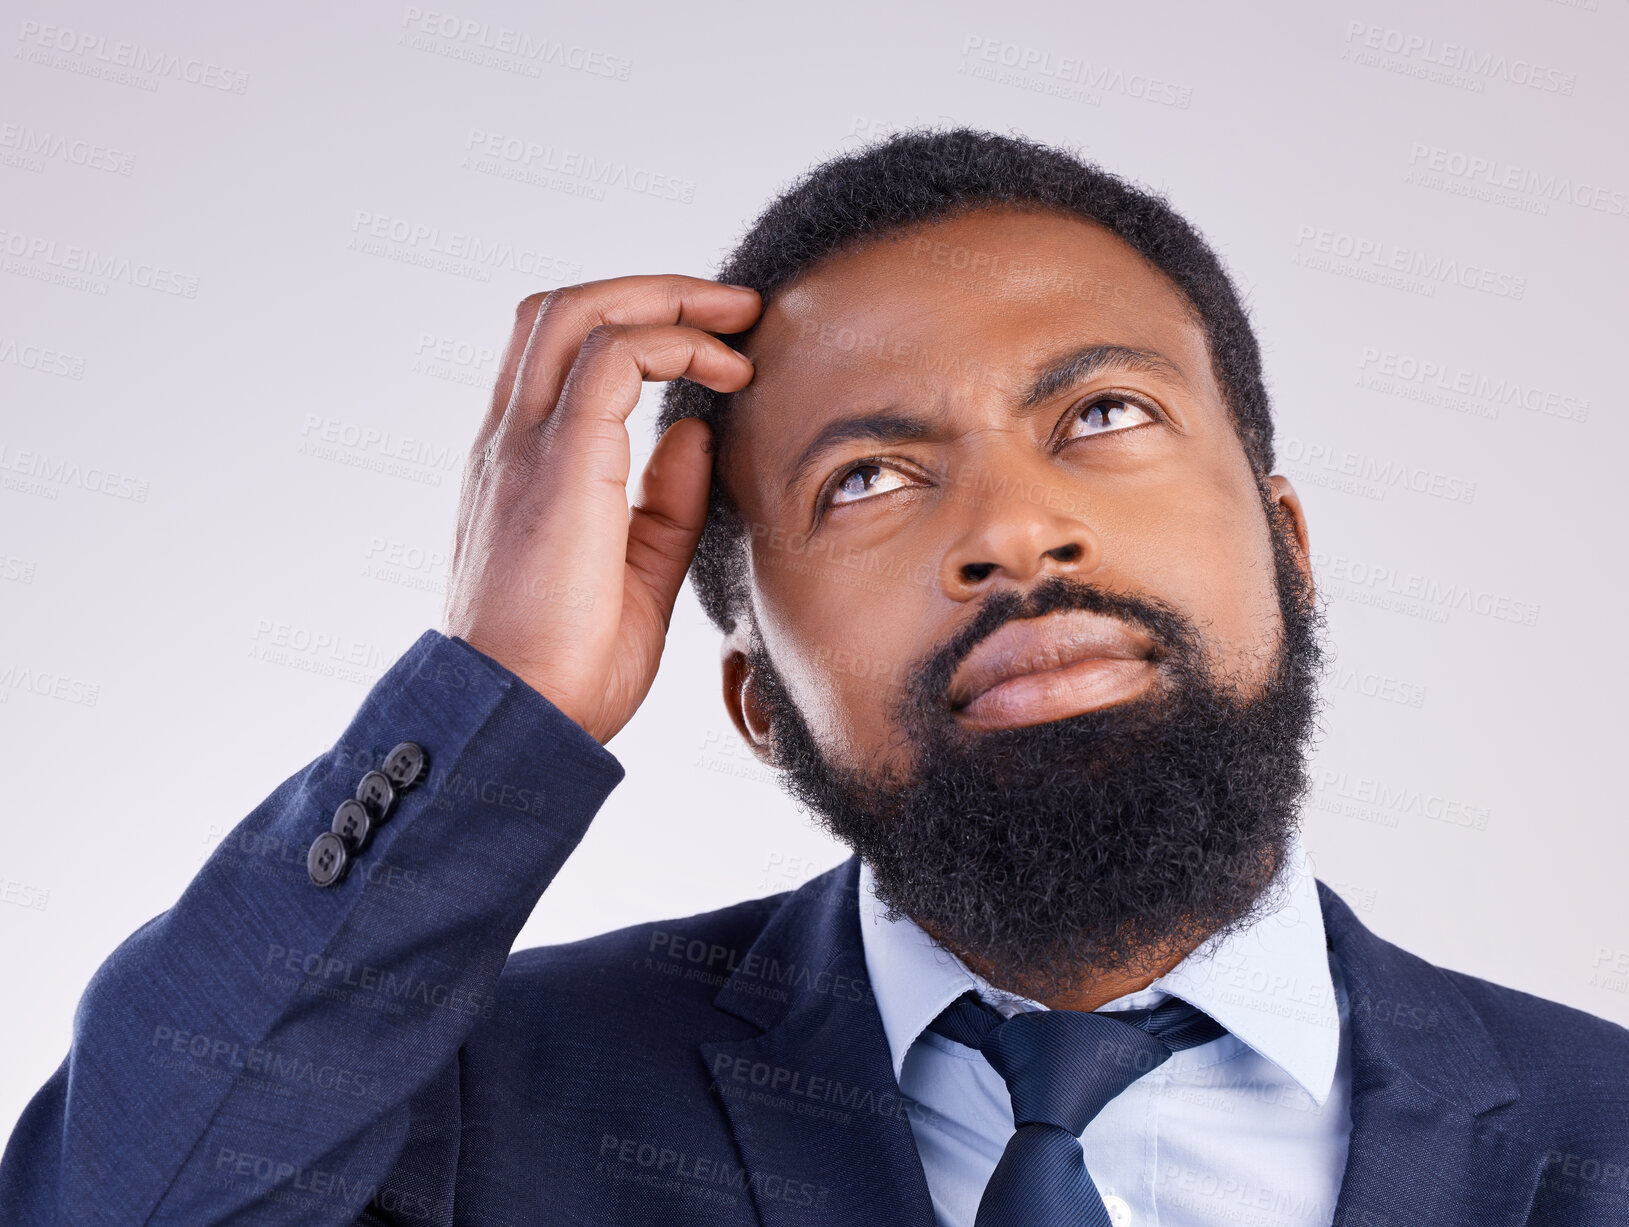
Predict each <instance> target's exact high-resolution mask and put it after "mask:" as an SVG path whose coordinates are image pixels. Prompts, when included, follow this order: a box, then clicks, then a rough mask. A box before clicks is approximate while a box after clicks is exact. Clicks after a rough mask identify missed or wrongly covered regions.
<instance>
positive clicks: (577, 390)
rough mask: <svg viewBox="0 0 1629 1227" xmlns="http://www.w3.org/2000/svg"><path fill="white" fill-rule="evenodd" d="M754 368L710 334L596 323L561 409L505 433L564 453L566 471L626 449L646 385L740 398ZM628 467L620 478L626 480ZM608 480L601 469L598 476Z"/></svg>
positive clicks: (668, 327) (569, 378)
mask: <svg viewBox="0 0 1629 1227" xmlns="http://www.w3.org/2000/svg"><path fill="white" fill-rule="evenodd" d="M752 373H753V372H752V363H751V362H750V361H749V360H748V359H747V358H746V356H745V355H743V354H739V353H737V352H736V351H735V350H733V349H731V348H730V347H729V346H728V345H726V344H724V342H723V341H720V340H719V339H718V338H717V337H715V336H713V335H712V334H711V333H706V332H702V331H701V330H700V329H698V328H689V327H686V326H685V325H683V324H597V325H595V326H594V327H593V328H592V329H590V330H589V333H588V336H587V337H586V338H584V340H583V343H582V345H581V346H580V347H579V348H578V351H577V361H576V362H574V363H573V364H572V367H571V371H570V374H569V375H568V376H567V378H566V381H565V387H564V388H563V389H562V390H561V392H560V397H559V407H558V408H557V409H556V410H555V411H554V412H553V413H551V414H550V415H549V416H548V417H546V418H544V419H542V421H540V422H538V423H536V424H534V425H532V426H530V427H529V428H528V427H527V426H525V425H521V426H520V427H518V428H514V429H511V428H510V425H509V423H508V421H507V420H506V423H505V432H504V433H505V435H506V436H509V437H511V438H514V439H516V440H517V441H519V442H521V443H523V444H526V443H529V444H530V445H531V446H532V447H534V448H537V447H546V448H548V449H551V450H552V449H554V448H558V449H559V450H558V452H557V455H558V457H559V460H560V462H561V464H562V465H563V466H564V468H565V469H566V470H570V469H572V468H575V467H577V466H578V465H580V464H582V463H593V462H592V460H591V457H593V456H595V455H602V454H603V453H602V452H601V450H600V449H601V448H602V447H603V446H605V445H613V446H617V447H620V449H621V450H622V451H623V453H624V455H625V454H626V449H627V444H628V431H627V425H626V423H627V418H628V415H629V414H630V413H632V412H633V409H634V406H635V405H637V404H638V403H639V394H640V391H641V387H642V385H643V383H644V382H645V381H646V380H668V379H679V378H681V377H682V378H685V379H692V380H694V381H695V382H697V383H700V384H704V385H706V386H707V387H709V388H712V389H713V390H714V391H717V392H737V391H740V389H742V388H744V387H746V385H747V384H748V383H749V382H750V381H751V379H752ZM626 465H627V462H626V460H624V461H623V466H622V468H621V471H620V474H619V477H620V480H621V481H622V482H624V483H626V482H627V479H628V471H627V467H626ZM605 475H608V474H607V473H605V472H604V471H603V470H602V471H601V472H599V473H596V474H595V476H605Z"/></svg>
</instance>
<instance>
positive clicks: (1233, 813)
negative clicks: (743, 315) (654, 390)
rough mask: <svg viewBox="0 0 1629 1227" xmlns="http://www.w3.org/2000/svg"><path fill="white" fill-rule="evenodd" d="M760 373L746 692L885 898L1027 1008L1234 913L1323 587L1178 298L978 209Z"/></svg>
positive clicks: (1297, 718) (771, 315) (799, 317)
mask: <svg viewBox="0 0 1629 1227" xmlns="http://www.w3.org/2000/svg"><path fill="white" fill-rule="evenodd" d="M747 351H748V352H749V354H750V355H751V356H752V357H753V358H754V360H755V363H756V366H757V374H756V375H755V377H754V379H753V382H752V383H751V384H750V385H749V386H748V388H747V389H745V390H744V391H743V392H742V393H740V394H738V395H737V396H736V398H735V403H734V404H733V406H732V408H731V410H730V412H731V427H730V430H729V432H728V433H727V435H726V438H725V444H724V447H723V450H722V451H721V453H720V456H719V458H718V461H719V463H718V468H717V473H718V476H719V480H722V481H724V482H725V483H726V488H727V489H728V491H729V492H730V494H731V495H732V497H733V499H734V501H735V503H736V506H737V508H738V509H739V511H740V513H741V514H742V517H743V519H744V520H745V521H746V523H747V525H748V526H749V529H750V531H751V533H752V539H751V567H752V575H751V583H750V590H751V593H752V599H753V609H752V617H751V618H750V619H749V620H748V622H747V623H746V624H744V626H743V629H742V630H741V631H740V632H739V633H738V634H736V635H735V636H732V637H731V639H730V640H729V641H727V642H726V645H725V698H726V702H727V704H729V706H730V708H731V711H732V714H733V715H734V716H735V718H736V720H737V724H738V727H740V728H741V729H742V731H743V733H744V734H745V735H746V736H747V737H748V738H749V739H750V740H752V741H753V742H754V744H755V745H757V746H758V747H759V749H760V751H761V752H762V753H763V754H764V756H765V757H766V758H768V759H770V760H771V761H775V762H777V764H778V765H780V766H782V767H783V768H785V769H786V770H787V775H788V777H789V783H790V784H791V786H792V787H793V790H794V791H795V792H797V793H798V794H799V795H800V796H801V797H802V798H803V799H804V800H805V801H807V802H809V803H810V804H811V805H812V806H813V807H814V808H815V809H816V811H817V812H818V813H820V814H821V816H822V817H823V818H824V819H825V820H826V821H827V822H828V825H829V826H831V828H832V829H833V830H834V831H835V832H836V833H837V834H838V835H839V836H840V837H842V838H844V839H845V840H847V841H848V842H850V843H851V845H852V846H854V847H855V848H856V850H857V851H858V852H860V854H861V855H862V856H863V857H865V859H867V860H868V861H869V862H870V863H871V864H872V865H873V868H875V869H876V870H877V881H878V888H879V892H880V893H881V894H882V895H883V897H884V899H886V900H888V901H889V902H890V903H893V904H895V905H896V906H898V907H899V908H900V909H901V910H904V911H906V912H907V913H909V914H911V915H912V916H913V917H914V918H915V919H917V920H918V922H919V923H922V924H923V925H924V927H926V928H928V929H929V931H930V932H932V933H934V935H935V936H936V937H939V938H940V939H941V940H944V941H946V942H947V943H948V944H952V945H953V946H954V947H956V948H958V949H959V950H960V951H962V952H963V953H964V954H970V955H973V956H975V957H982V958H984V959H985V960H986V961H989V962H997V963H999V962H1003V961H1004V962H1006V963H1008V964H1012V963H1014V962H1017V963H1022V964H1025V965H1027V966H1028V968H1030V969H1031V970H1035V971H1036V976H1034V977H1031V979H1030V980H1029V981H1025V980H1023V979H1018V978H1015V975H1016V973H1012V972H1010V973H1009V975H1008V981H1009V983H1016V984H1023V983H1032V984H1034V985H1041V984H1043V982H1044V983H1046V984H1052V983H1055V982H1057V976H1058V974H1061V971H1062V970H1066V969H1067V968H1068V967H1070V966H1072V965H1078V963H1079V962H1080V960H1083V959H1084V960H1089V961H1095V962H1096V963H1097V964H1098V965H1099V966H1109V965H1113V964H1116V963H1118V964H1119V965H1122V966H1123V965H1125V964H1126V960H1127V958H1128V957H1129V955H1130V954H1131V952H1132V950H1133V948H1134V947H1136V946H1138V945H1146V944H1147V943H1149V942H1156V943H1157V942H1161V941H1170V940H1178V941H1187V940H1190V939H1194V938H1197V936H1200V935H1202V934H1203V933H1205V932H1210V931H1213V930H1214V929H1215V928H1217V927H1219V926H1221V925H1224V924H1226V923H1229V922H1231V921H1235V920H1237V919H1239V918H1240V916H1241V915H1242V913H1243V911H1244V910H1245V909H1246V908H1247V907H1248V905H1249V904H1250V902H1251V900H1252V899H1253V898H1254V897H1255V896H1256V895H1258V894H1259V893H1260V891H1261V889H1262V887H1263V886H1264V885H1265V883H1266V875H1267V874H1268V873H1270V871H1271V870H1272V869H1273V868H1274V867H1275V865H1276V863H1277V859H1278V856H1279V854H1280V853H1281V851H1282V848H1283V844H1284V837H1285V835H1286V832H1287V831H1288V830H1289V828H1290V826H1291V825H1292V823H1293V821H1294V813H1293V809H1294V800H1295V797H1296V794H1297V792H1298V790H1299V788H1300V787H1301V784H1302V779H1301V775H1300V767H1301V743H1302V741H1303V740H1304V737H1305V735H1306V733H1307V731H1308V730H1309V728H1310V723H1311V706H1310V700H1311V693H1312V689H1313V686H1314V679H1313V675H1312V671H1311V669H1310V668H1309V666H1310V665H1311V664H1312V663H1314V662H1315V656H1316V653H1315V650H1314V648H1313V646H1312V640H1311V633H1310V631H1311V613H1310V605H1309V604H1308V603H1307V601H1306V598H1307V597H1308V596H1309V594H1310V579H1309V578H1308V572H1307V568H1306V540H1305V530H1304V525H1303V522H1302V519H1301V512H1300V506H1299V503H1298V501H1297V499H1296V497H1295V495H1294V492H1293V491H1292V490H1291V489H1290V487H1289V485H1288V483H1287V482H1285V481H1284V480H1283V479H1282V478H1279V477H1274V478H1273V479H1271V484H1270V486H1269V488H1268V491H1267V497H1268V498H1269V499H1270V500H1272V501H1274V502H1276V504H1277V507H1278V508H1282V509H1283V514H1276V518H1277V519H1278V521H1279V526H1280V531H1279V532H1278V533H1277V534H1276V536H1275V534H1273V533H1272V532H1270V530H1269V522H1268V514H1267V510H1266V506H1265V505H1264V492H1263V488H1262V487H1261V486H1260V485H1258V483H1257V482H1256V479H1255V476H1254V474H1253V473H1252V471H1251V469H1250V466H1249V463H1248V461H1247V460H1246V457H1245V454H1244V450H1243V446H1242V444H1241V443H1240V441H1239V439H1238V436H1237V434H1236V432H1235V430H1234V427H1233V424H1232V420H1231V418H1230V416H1229V414H1228V411H1227V409H1226V406H1225V405H1224V403H1223V398H1222V393H1221V390H1220V388H1219V386H1218V385H1217V383H1216V381H1215V379H1214V377H1213V375H1212V372H1211V364H1210V360H1209V354H1208V351H1207V348H1206V340H1205V334H1204V332H1203V329H1202V327H1201V326H1200V325H1199V323H1198V322H1197V321H1196V320H1195V319H1194V317H1193V315H1192V313H1191V311H1190V310H1189V308H1188V307H1187V305H1186V303H1185V300H1184V299H1183V298H1182V297H1181V295H1180V294H1179V293H1178V292H1177V291H1176V290H1175V288H1174V287H1172V286H1171V284H1170V283H1169V282H1168V281H1167V280H1166V279H1165V277H1164V276H1163V275H1162V274H1161V273H1159V272H1158V271H1157V270H1156V269H1154V268H1153V267H1152V266H1150V265H1148V264H1147V263H1146V262H1144V261H1143V260H1142V258H1141V257H1139V256H1138V255H1137V254H1136V253H1135V252H1133V251H1132V250H1131V249H1130V248H1129V247H1127V246H1126V245H1125V244H1124V243H1122V242H1121V241H1120V240H1118V239H1116V238H1114V237H1113V236H1112V235H1111V234H1109V233H1108V232H1107V231H1105V230H1103V229H1101V228H1099V227H1096V226H1093V225H1091V224H1089V223H1086V222H1084V221H1080V220H1076V219H1073V218H1068V217H1062V216H1058V215H1054V214H1047V213H1021V212H1016V211H1011V210H984V211H980V212H977V213H973V214H970V215H967V216H964V217H962V218H960V219H956V220H953V221H948V222H941V223H937V224H933V225H929V226H925V227H920V228H917V229H913V230H911V231H909V232H906V233H904V234H901V235H899V236H894V237H890V238H886V239H883V240H880V241H873V242H870V243H868V244H866V245H864V246H863V247H861V248H860V249H858V250H856V251H854V252H852V253H850V254H847V255H844V256H841V257H838V258H835V259H832V260H830V261H829V262H827V263H825V264H823V265H822V266H820V267H819V268H818V269H816V270H815V271H814V272H813V273H811V274H809V275H807V276H805V277H804V278H803V279H801V280H800V281H799V282H798V283H796V284H795V285H793V286H792V287H790V288H788V289H786V290H783V291H782V292H780V293H779V294H778V295H777V296H775V298H774V299H773V300H772V301H771V302H770V303H769V305H768V307H767V308H766V310H765V313H764V316H763V318H762V320H761V321H760V322H759V324H758V325H757V327H756V328H755V329H754V331H753V333H752V335H751V337H750V338H749V340H748V344H747ZM1275 513H1276V509H1275ZM753 627H755V628H756V632H757V638H756V640H754V638H753V635H752V628H753ZM1175 912H1181V913H1182V915H1181V916H1176V915H1173V913H1175ZM1049 943H1050V945H1049ZM1037 969H1038V970H1037ZM1042 972H1045V973H1046V975H1044V976H1043V975H1042V974H1041V973H1042ZM1054 973H1057V974H1054ZM1047 976H1051V977H1052V979H1050V980H1048V979H1047V978H1046V977H1047ZM1032 995H1033V994H1032Z"/></svg>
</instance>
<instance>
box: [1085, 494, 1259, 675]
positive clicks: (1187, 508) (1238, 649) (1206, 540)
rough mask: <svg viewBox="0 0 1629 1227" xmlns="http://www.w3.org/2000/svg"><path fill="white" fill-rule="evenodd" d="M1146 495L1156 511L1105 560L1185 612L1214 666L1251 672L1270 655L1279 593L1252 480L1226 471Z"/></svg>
mask: <svg viewBox="0 0 1629 1227" xmlns="http://www.w3.org/2000/svg"><path fill="white" fill-rule="evenodd" d="M1165 493H1166V497H1162V498H1159V499H1157V500H1154V501H1151V502H1149V503H1148V504H1146V505H1147V506H1157V507H1158V508H1159V510H1158V511H1157V512H1156V513H1154V514H1149V515H1144V516H1141V517H1139V522H1138V528H1137V530H1136V531H1135V533H1134V534H1128V536H1127V538H1126V539H1125V540H1124V541H1123V542H1122V545H1123V548H1122V549H1121V550H1119V551H1116V553H1118V555H1119V557H1118V558H1117V559H1113V560H1106V561H1107V562H1108V565H1110V566H1112V567H1113V568H1114V569H1115V570H1117V571H1120V572H1121V573H1122V574H1123V575H1124V577H1125V579H1126V582H1128V583H1130V584H1132V585H1133V586H1135V587H1136V588H1139V589H1141V590H1143V591H1146V592H1148V593H1149V594H1150V595H1152V596H1155V597H1158V598H1160V599H1161V600H1164V601H1166V602H1168V603H1170V604H1171V605H1173V606H1174V607H1175V608H1176V609H1178V610H1179V611H1181V612H1182V613H1184V614H1186V615H1187V616H1188V617H1189V618H1190V619H1192V621H1193V622H1194V624H1195V626H1196V627H1197V628H1198V631H1199V633H1200V635H1201V636H1202V637H1203V638H1204V640H1205V641H1206V645H1207V650H1208V651H1209V653H1210V655H1211V658H1212V659H1211V665H1212V667H1213V668H1221V669H1223V670H1227V669H1237V668H1243V669H1245V670H1246V671H1251V670H1253V669H1256V668H1258V667H1259V666H1258V665H1257V664H1255V663H1253V662H1259V661H1264V660H1271V658H1272V655H1273V653H1274V651H1275V650H1276V647H1277V643H1278V635H1279V608H1278V595H1277V589H1276V586H1275V580H1274V571H1273V552H1272V543H1271V539H1270V538H1269V537H1268V532H1267V523H1266V518H1265V516H1264V514H1263V512H1262V509H1261V504H1260V500H1259V499H1258V498H1257V497H1256V493H1255V487H1254V486H1253V485H1251V484H1248V483H1246V484H1245V485H1244V486H1243V487H1242V488H1241V486H1240V483H1239V482H1238V481H1237V480H1235V479H1232V478H1231V477H1230V476H1220V479H1219V480H1216V481H1204V482H1195V481H1193V480H1192V479H1191V478H1190V479H1189V480H1187V481H1184V482H1182V483H1181V485H1180V488H1172V489H1170V490H1168V491H1166V492H1165Z"/></svg>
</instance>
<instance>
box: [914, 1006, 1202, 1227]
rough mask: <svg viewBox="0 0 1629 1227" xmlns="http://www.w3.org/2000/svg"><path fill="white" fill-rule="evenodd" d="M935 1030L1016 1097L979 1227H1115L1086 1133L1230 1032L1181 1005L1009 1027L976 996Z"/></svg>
mask: <svg viewBox="0 0 1629 1227" xmlns="http://www.w3.org/2000/svg"><path fill="white" fill-rule="evenodd" d="M930 1030H933V1031H937V1032H938V1033H939V1034H940V1035H942V1036H944V1037H945V1038H946V1039H949V1040H954V1041H955V1042H956V1043H958V1044H965V1045H966V1046H967V1047H969V1048H976V1049H978V1051H980V1052H982V1053H983V1054H984V1057H985V1059H986V1060H987V1061H989V1062H990V1064H991V1065H992V1066H993V1067H994V1068H995V1071H996V1073H998V1074H1000V1075H1001V1077H1002V1078H1003V1079H1004V1080H1005V1081H1006V1083H1007V1092H1008V1094H1009V1095H1011V1096H1012V1117H1013V1123H1014V1124H1015V1125H1016V1126H1017V1132H1015V1133H1014V1134H1013V1135H1012V1138H1011V1140H1010V1141H1008V1143H1007V1149H1006V1150H1004V1151H1003V1152H1002V1154H1001V1160H1000V1162H998V1163H997V1164H996V1168H995V1172H994V1173H993V1174H992V1175H991V1176H990V1182H989V1183H988V1184H987V1185H985V1186H984V1195H983V1197H981V1198H980V1199H979V1210H978V1217H977V1218H976V1219H975V1220H974V1227H1035V1225H1036V1224H1053V1223H1068V1224H1078V1225H1079V1227H1112V1223H1111V1221H1110V1219H1109V1212H1108V1210H1107V1209H1106V1208H1105V1207H1104V1205H1103V1198H1102V1197H1101V1195H1099V1193H1098V1191H1097V1186H1096V1185H1095V1184H1093V1183H1092V1177H1091V1174H1090V1173H1089V1172H1087V1170H1086V1156H1085V1155H1084V1154H1083V1153H1082V1152H1081V1147H1080V1141H1079V1138H1080V1135H1081V1133H1082V1132H1083V1131H1084V1130H1085V1128H1086V1126H1087V1124H1088V1123H1089V1122H1090V1121H1091V1119H1092V1118H1093V1117H1094V1116H1096V1115H1097V1114H1098V1113H1099V1112H1100V1111H1102V1110H1103V1107H1104V1105H1105V1104H1107V1103H1108V1102H1109V1100H1111V1099H1113V1098H1114V1097H1115V1096H1116V1095H1118V1094H1119V1093H1120V1092H1121V1091H1123V1090H1125V1089H1126V1087H1128V1086H1130V1085H1131V1084H1132V1083H1133V1082H1135V1081H1137V1079H1138V1078H1141V1077H1142V1076H1143V1075H1144V1074H1146V1073H1148V1072H1149V1071H1150V1070H1151V1069H1154V1068H1155V1067H1156V1066H1158V1065H1161V1064H1163V1063H1164V1061H1165V1060H1166V1058H1167V1057H1169V1056H1170V1055H1171V1054H1172V1053H1173V1052H1179V1051H1181V1050H1182V1049H1184V1048H1191V1047H1193V1046H1194V1045H1195V1044H1203V1043H1206V1042H1208V1041H1210V1040H1213V1039H1215V1038H1216V1037H1217V1036H1219V1035H1222V1034H1223V1033H1224V1028H1223V1027H1222V1026H1221V1024H1219V1023H1218V1022H1216V1021H1215V1020H1214V1019H1213V1018H1211V1017H1210V1016H1209V1015H1208V1014H1204V1013H1201V1012H1200V1011H1199V1010H1196V1009H1195V1008H1194V1007H1193V1006H1191V1005H1189V1004H1188V1003H1187V1002H1185V1001H1179V1000H1178V999H1177V998H1175V997H1168V998H1166V999H1165V1000H1164V1001H1163V1002H1161V1003H1160V1004H1159V1005H1157V1006H1155V1007H1154V1008H1153V1009H1150V1010H1130V1011H1125V1012H1121V1013H1105V1014H1094V1013H1086V1012H1084V1011H1081V1010H1034V1011H1031V1012H1029V1013H1026V1014H1015V1015H1014V1016H1013V1017H1011V1018H1009V1019H1006V1020H1005V1021H1003V1019H1002V1017H1001V1015H1000V1014H999V1013H997V1012H996V1010H995V1009H993V1008H992V1007H991V1006H988V1005H986V1004H985V1003H984V1002H983V1001H981V1000H980V999H979V998H978V996H977V995H976V994H974V993H971V992H969V993H966V994H964V995H963V996H961V997H959V998H957V999H956V1000H955V1001H953V1002H952V1003H951V1004H950V1006H949V1007H948V1008H947V1009H946V1010H945V1012H944V1013H943V1014H940V1015H939V1017H938V1018H936V1019H934V1020H933V1022H932V1023H931V1024H930Z"/></svg>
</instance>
